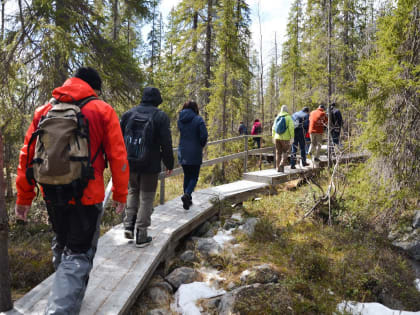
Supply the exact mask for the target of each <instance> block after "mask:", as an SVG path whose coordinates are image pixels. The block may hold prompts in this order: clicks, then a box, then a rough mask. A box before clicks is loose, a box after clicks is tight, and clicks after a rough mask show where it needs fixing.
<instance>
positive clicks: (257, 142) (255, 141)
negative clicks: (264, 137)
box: [253, 138, 261, 149]
mask: <svg viewBox="0 0 420 315" xmlns="http://www.w3.org/2000/svg"><path fill="white" fill-rule="evenodd" d="M253 139H254V143H253V146H255V144H257V148H258V149H259V148H261V138H253Z"/></svg>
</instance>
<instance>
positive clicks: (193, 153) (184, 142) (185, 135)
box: [178, 108, 207, 165]
mask: <svg viewBox="0 0 420 315" xmlns="http://www.w3.org/2000/svg"><path fill="white" fill-rule="evenodd" d="M178 129H179V131H180V134H181V137H180V140H179V146H178V162H179V164H181V165H200V164H201V163H203V148H204V146H205V145H206V143H207V128H206V125H205V124H204V120H203V118H202V117H201V116H199V115H197V114H196V113H195V112H194V111H193V110H192V109H189V108H187V109H183V110H182V111H181V112H180V113H179V118H178Z"/></svg>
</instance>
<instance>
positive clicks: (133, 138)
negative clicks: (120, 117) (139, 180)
mask: <svg viewBox="0 0 420 315" xmlns="http://www.w3.org/2000/svg"><path fill="white" fill-rule="evenodd" d="M157 112H158V110H154V111H135V112H134V114H133V115H132V117H130V119H129V121H128V123H127V126H126V127H125V130H124V142H125V147H126V149H127V159H128V161H130V162H135V164H138V165H144V164H147V163H148V162H149V161H150V152H151V146H152V144H153V139H154V134H155V126H154V122H153V119H154V116H155V114H156V113H157Z"/></svg>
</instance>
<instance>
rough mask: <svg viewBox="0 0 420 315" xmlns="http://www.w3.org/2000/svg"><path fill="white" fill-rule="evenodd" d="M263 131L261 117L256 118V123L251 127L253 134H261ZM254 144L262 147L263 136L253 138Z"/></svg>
mask: <svg viewBox="0 0 420 315" xmlns="http://www.w3.org/2000/svg"><path fill="white" fill-rule="evenodd" d="M261 133H262V125H261V123H260V120H259V119H255V120H254V124H253V125H252V129H251V135H253V136H255V135H259V134H261ZM253 140H254V142H253V146H254V147H255V144H256V145H257V148H258V149H259V148H260V147H261V137H254V138H253Z"/></svg>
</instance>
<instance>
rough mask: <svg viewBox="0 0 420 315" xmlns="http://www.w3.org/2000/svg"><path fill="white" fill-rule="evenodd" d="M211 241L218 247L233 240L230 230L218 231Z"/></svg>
mask: <svg viewBox="0 0 420 315" xmlns="http://www.w3.org/2000/svg"><path fill="white" fill-rule="evenodd" d="M213 239H214V240H215V241H216V243H217V244H219V245H220V246H223V245H225V243H228V242H231V241H232V240H234V239H235V238H234V237H233V236H232V230H228V231H226V230H219V231H218V232H217V234H216V235H215V236H213Z"/></svg>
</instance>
